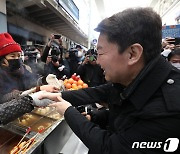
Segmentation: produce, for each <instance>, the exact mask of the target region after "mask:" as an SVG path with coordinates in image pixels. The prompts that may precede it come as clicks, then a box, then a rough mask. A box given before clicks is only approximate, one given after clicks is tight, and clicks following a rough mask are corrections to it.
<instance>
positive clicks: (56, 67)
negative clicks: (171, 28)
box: [0, 8, 180, 154]
mask: <svg viewBox="0 0 180 154" xmlns="http://www.w3.org/2000/svg"><path fill="white" fill-rule="evenodd" d="M95 30H96V31H97V32H100V35H99V38H98V44H97V50H95V49H90V50H88V51H87V52H86V53H85V52H83V50H82V47H81V46H80V45H77V46H76V47H75V48H72V49H70V50H69V51H68V52H69V54H68V55H69V56H68V57H64V56H63V46H62V40H61V38H59V39H55V37H54V35H52V36H51V37H50V40H49V42H48V43H47V45H46V47H45V50H44V51H43V53H41V57H40V56H36V57H34V58H35V59H34V60H32V61H33V63H36V64H38V61H40V60H41V62H44V66H43V71H30V70H29V69H28V68H29V67H31V66H30V65H29V67H28V68H27V67H26V65H28V62H27V60H28V59H26V60H25V58H24V63H23V61H22V56H21V55H22V50H21V47H20V45H19V44H17V43H16V42H15V41H14V40H13V38H12V37H11V35H10V34H8V33H2V34H0V92H1V93H0V94H1V97H0V99H1V100H0V101H1V104H0V123H1V124H5V123H7V122H9V121H10V120H13V119H14V118H15V117H18V116H20V115H22V114H24V113H25V112H30V111H31V110H32V109H33V106H47V105H48V106H53V107H55V108H56V109H57V111H58V112H59V113H60V114H62V115H64V118H65V120H66V122H67V123H68V124H69V126H70V127H71V129H72V130H73V132H74V133H75V134H76V135H77V136H78V137H79V138H80V139H81V141H83V143H84V144H85V145H86V146H87V147H88V149H89V154H120V153H123V154H125V153H128V154H140V153H147V154H156V153H157V154H160V153H164V150H168V148H169V147H168V148H166V149H163V144H165V141H166V140H167V139H168V138H180V133H179V129H180V99H179V97H178V94H180V70H179V68H180V67H179V64H180V54H179V53H180V52H179V51H180V50H179V48H178V46H174V47H173V48H172V49H171V51H170V52H169V53H168V54H167V55H166V56H164V55H163V52H164V51H165V49H167V48H168V47H167V45H168V44H166V45H162V22H161V18H160V16H159V15H158V14H157V13H156V12H154V11H153V10H152V9H151V8H131V9H126V10H124V11H122V12H119V13H117V14H114V15H113V16H111V17H109V18H105V19H104V20H102V21H101V22H100V23H99V24H98V26H97V28H96V29H95ZM163 43H164V42H163ZM162 50H163V51H162ZM37 53H38V52H37ZM34 54H35V52H34ZM36 55H38V54H36ZM162 55H163V56H162ZM25 61H26V63H25ZM41 66H42V65H41ZM36 68H38V67H36ZM41 69H42V67H41ZM37 72H43V73H42V74H40V75H39V74H37ZM75 72H76V73H78V74H80V76H81V78H82V79H83V80H84V81H85V82H86V83H87V84H88V85H89V88H86V89H80V90H73V91H62V92H59V90H58V88H57V87H55V86H51V85H46V84H47V83H46V76H48V75H49V74H54V75H56V76H57V78H58V79H63V78H64V77H65V76H66V77H71V75H72V74H73V73H75ZM37 81H38V83H37ZM28 89H31V90H32V94H29V95H21V94H22V93H23V91H26V90H28ZM47 99H48V100H49V101H47ZM50 100H51V101H50ZM94 103H99V104H101V105H103V106H104V108H103V109H102V110H94V111H92V112H90V113H88V115H87V114H81V113H80V112H79V111H78V110H77V109H76V108H74V106H75V107H78V106H79V105H88V104H94ZM134 142H139V143H141V142H143V143H145V142H146V143H147V142H150V143H155V142H159V143H162V144H158V145H157V146H160V147H157V148H156V147H154V148H153V147H152V148H147V145H146V144H143V148H142V147H141V146H136V147H134V146H132V145H133V143H134ZM174 151H175V152H177V151H178V149H177V148H175V149H174Z"/></svg>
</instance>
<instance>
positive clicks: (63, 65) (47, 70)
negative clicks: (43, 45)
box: [44, 47, 70, 79]
mask: <svg viewBox="0 0 180 154" xmlns="http://www.w3.org/2000/svg"><path fill="white" fill-rule="evenodd" d="M50 55H51V59H52V60H51V62H49V63H48V64H45V67H44V75H45V76H47V75H48V74H54V75H56V77H57V78H58V79H61V78H63V76H64V75H66V76H67V77H69V72H70V71H69V66H68V63H67V61H66V60H65V59H63V58H62V55H61V54H60V51H59V49H58V48H56V47H52V50H51V53H50Z"/></svg>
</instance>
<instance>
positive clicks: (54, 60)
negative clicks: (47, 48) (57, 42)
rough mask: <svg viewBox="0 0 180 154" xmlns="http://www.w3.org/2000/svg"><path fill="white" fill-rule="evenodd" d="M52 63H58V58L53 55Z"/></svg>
mask: <svg viewBox="0 0 180 154" xmlns="http://www.w3.org/2000/svg"><path fill="white" fill-rule="evenodd" d="M52 61H53V62H55V63H56V62H57V61H58V56H56V55H52Z"/></svg>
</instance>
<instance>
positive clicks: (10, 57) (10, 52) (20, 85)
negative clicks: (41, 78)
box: [0, 33, 58, 100]
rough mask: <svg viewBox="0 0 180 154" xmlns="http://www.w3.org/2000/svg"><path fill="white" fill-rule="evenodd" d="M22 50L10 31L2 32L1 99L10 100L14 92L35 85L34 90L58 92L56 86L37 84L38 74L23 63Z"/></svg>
mask: <svg viewBox="0 0 180 154" xmlns="http://www.w3.org/2000/svg"><path fill="white" fill-rule="evenodd" d="M21 52H22V50H21V47H20V45H19V44H18V43H16V42H15V41H14V40H13V38H12V36H11V35H10V34H9V33H1V34H0V99H1V100H9V99H11V98H13V97H14V94H15V95H16V94H17V93H21V92H22V91H25V90H28V89H30V88H33V87H35V88H34V89H33V90H34V91H39V90H47V91H50V92H57V91H58V90H57V88H56V87H54V86H49V85H42V86H37V85H38V83H37V80H38V75H36V74H33V73H31V72H29V71H28V70H27V69H26V67H25V66H24V65H23V63H22V59H21ZM36 86H37V87H36ZM17 91H18V92H17ZM16 92H17V93H16Z"/></svg>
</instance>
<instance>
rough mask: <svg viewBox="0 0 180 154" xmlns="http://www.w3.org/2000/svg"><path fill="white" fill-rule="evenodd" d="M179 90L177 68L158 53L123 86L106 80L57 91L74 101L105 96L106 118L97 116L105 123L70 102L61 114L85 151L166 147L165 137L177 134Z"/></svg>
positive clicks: (102, 153)
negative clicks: (104, 83)
mask: <svg viewBox="0 0 180 154" xmlns="http://www.w3.org/2000/svg"><path fill="white" fill-rule="evenodd" d="M179 94H180V71H179V70H178V69H176V68H175V67H173V66H171V64H169V63H168V62H167V61H166V60H165V59H163V58H162V57H158V58H156V59H154V60H152V61H151V62H150V63H149V64H148V65H147V66H146V67H145V68H144V69H143V70H142V71H141V72H140V74H139V75H138V76H137V77H136V79H135V80H134V81H133V82H132V83H131V84H130V85H129V86H128V87H123V86H122V85H119V84H106V85H102V86H99V87H96V88H87V89H83V90H78V91H65V92H62V97H63V98H64V99H65V100H67V101H69V102H70V103H71V104H72V105H74V106H78V105H82V104H91V103H94V102H98V101H103V102H107V103H108V105H109V111H106V112H108V116H102V117H103V118H107V119H102V120H105V122H107V123H106V126H107V127H106V129H101V128H100V127H99V125H97V124H95V123H94V122H89V121H88V120H87V119H86V118H85V117H84V116H82V115H81V114H80V113H79V112H78V111H77V110H76V109H75V108H74V107H73V106H71V107H69V108H68V109H67V110H66V111H65V114H64V117H65V119H66V121H67V123H68V124H69V126H70V127H71V129H72V130H73V131H74V132H75V134H76V135H77V136H78V137H79V138H80V139H81V140H82V141H83V143H84V144H85V145H86V146H87V147H88V148H89V153H90V154H141V153H145V154H161V153H165V150H168V148H169V146H170V140H171V139H169V138H179V139H180V131H179V130H180V97H179ZM106 114H107V113H106ZM175 150H176V149H175ZM178 150H179V148H178V149H177V150H176V151H175V152H174V153H179V152H178Z"/></svg>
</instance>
